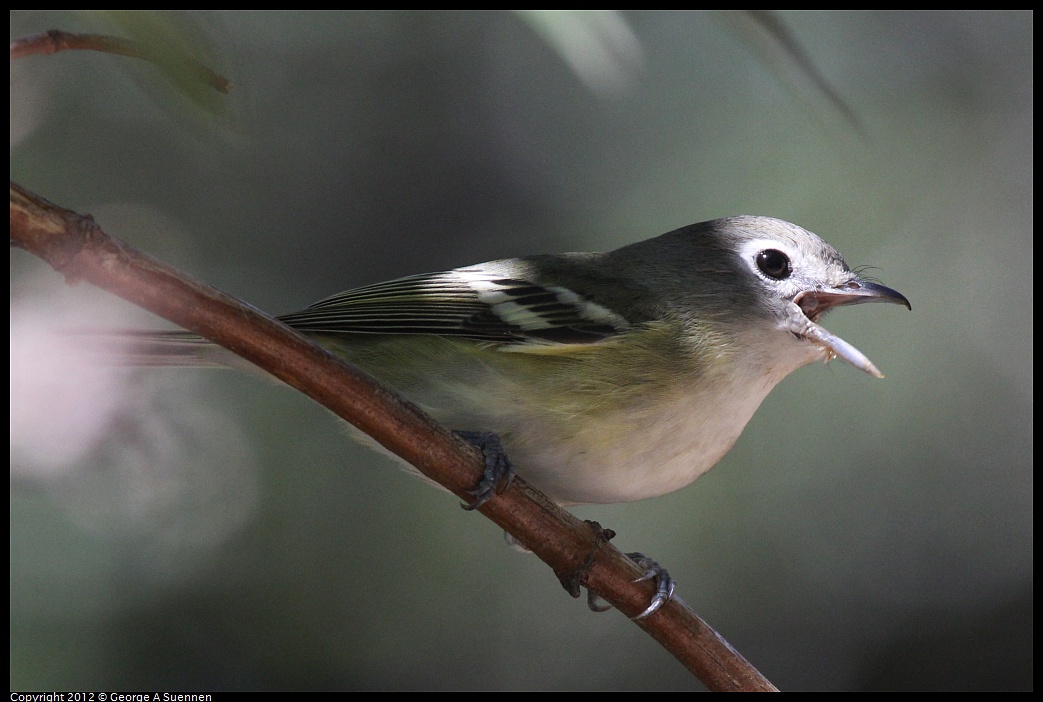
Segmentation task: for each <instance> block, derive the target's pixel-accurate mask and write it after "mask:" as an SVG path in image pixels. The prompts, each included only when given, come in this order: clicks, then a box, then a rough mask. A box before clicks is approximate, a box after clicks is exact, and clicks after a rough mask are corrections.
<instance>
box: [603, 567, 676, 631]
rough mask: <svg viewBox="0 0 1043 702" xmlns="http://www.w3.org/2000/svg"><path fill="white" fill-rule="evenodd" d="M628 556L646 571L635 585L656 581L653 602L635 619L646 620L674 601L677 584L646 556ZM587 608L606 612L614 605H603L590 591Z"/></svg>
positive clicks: (664, 570)
mask: <svg viewBox="0 0 1043 702" xmlns="http://www.w3.org/2000/svg"><path fill="white" fill-rule="evenodd" d="M626 555H627V558H629V559H630V560H632V561H633V562H634V563H636V564H637V567H638V568H641V569H642V570H644V571H645V573H644V575H642V576H641V577H640V578H638V579H637V580H634V582H635V583H639V582H642V581H644V580H654V581H655V586H656V592H655V595H653V596H652V601H651V602H650V603H649V604H648V607H646V608H645V611H643V612H641V614H639V615H637V616H636V617H634V619H635V620H637V619H644V618H645V617H647V616H649V615H650V614H652V613H654V612H655V611H657V610H658V609H659V608H660V607H662V606H663V605H665V604H666V603H667V602H669V601H670V600H671V599H673V597H674V588H676V587H677V582H676V581H675V580H674V579H673V578H672V577H670V574H669V573H667V572H666V569H665V568H663V567H662V566H661V565H659V563H657V562H656V561H655V560H653V559H651V558H649V557H648V556H646V555H645V554H643V553H637V552H634V553H628V554H626ZM587 607H589V608H590V609H591V611H593V612H605V611H608V610H610V609H612V605H609V604H601V602H600V598H599V597H598V596H597V595H596V594H595V593H594V592H593V591H592V590H589V589H588V590H587Z"/></svg>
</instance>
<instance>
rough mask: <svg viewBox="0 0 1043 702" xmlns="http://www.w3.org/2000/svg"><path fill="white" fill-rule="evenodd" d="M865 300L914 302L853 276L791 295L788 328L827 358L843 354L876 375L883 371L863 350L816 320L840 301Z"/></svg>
mask: <svg viewBox="0 0 1043 702" xmlns="http://www.w3.org/2000/svg"><path fill="white" fill-rule="evenodd" d="M866 302H893V303H895V304H898V305H905V306H906V307H907V308H908V309H910V310H911V309H912V308H913V306H912V305H911V304H909V300H908V299H906V297H905V295H903V294H902V293H900V292H898V291H897V290H892V289H891V288H889V287H887V286H884V285H880V284H879V283H870V282H868V281H864V280H860V279H858V278H854V279H852V280H851V281H849V282H847V283H845V284H844V285H842V286H840V287H838V288H827V289H823V290H805V291H803V292H800V293H797V295H796V296H794V298H793V300H792V302H791V305H790V309H789V317H788V318H787V322H788V324H789V329H790V331H792V332H793V333H794V334H796V335H797V336H800V337H802V338H804V339H807V340H808V341H810V342H812V343H813V344H815V345H817V346H820V347H822V348H823V349H824V350H825V351H826V360H827V361H829V360H831V359H833V358H842V359H844V360H845V361H847V362H848V363H850V364H851V365H853V366H854V367H855V368H858V369H860V370H863V371H865V372H866V373H869V375H872V376H874V377H876V378H883V377H884V374H883V373H881V372H880V370H879V369H878V368H877V367H876V366H874V365H873V363H872V361H870V360H869V359H868V358H866V356H865V354H863V353H862V352H861V351H859V350H858V349H856V348H855V347H854V346H852V345H851V344H849V343H847V342H846V341H844V340H843V339H841V338H840V337H839V336H836V335H834V334H833V333H831V332H829V331H827V330H826V329H824V328H822V327H820V326H819V325H818V324H817V322H818V320H819V318H821V317H822V315H823V314H825V313H826V312H828V311H829V310H831V309H833V308H834V307H841V306H843V305H860V304H863V303H866Z"/></svg>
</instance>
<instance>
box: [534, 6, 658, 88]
mask: <svg viewBox="0 0 1043 702" xmlns="http://www.w3.org/2000/svg"><path fill="white" fill-rule="evenodd" d="M515 14H517V16H518V17H519V18H521V19H522V20H524V21H525V23H526V24H528V25H529V26H530V27H532V28H533V30H534V31H535V32H536V33H537V34H538V35H539V36H540V37H541V38H542V39H543V40H544V41H545V42H547V44H549V45H550V46H551V47H552V48H553V49H554V50H555V51H557V52H558V54H559V55H560V56H561V57H562V58H563V59H564V60H565V63H567V64H568V66H569V68H571V69H572V71H573V72H574V73H575V74H576V76H577V77H578V78H579V79H580V80H581V81H583V83H584V84H585V85H586V86H587V88H589V89H590V90H591V91H592V92H594V93H597V94H599V95H601V96H609V95H615V94H618V93H621V92H623V91H624V90H625V89H626V88H628V87H629V86H630V85H631V84H632V83H633V82H634V79H635V76H636V75H637V73H638V72H640V71H641V69H642V68H643V65H644V56H643V54H642V52H641V44H640V42H638V39H637V37H636V36H635V35H634V32H633V31H631V29H630V26H629V25H628V24H627V21H626V19H625V18H624V17H623V15H622V14H621V13H620V12H619V11H618V10H515Z"/></svg>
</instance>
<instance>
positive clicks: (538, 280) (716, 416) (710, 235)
mask: <svg viewBox="0 0 1043 702" xmlns="http://www.w3.org/2000/svg"><path fill="white" fill-rule="evenodd" d="M864 302H891V303H897V304H901V305H905V306H906V307H909V308H910V309H911V306H910V304H909V301H908V300H907V299H906V298H905V297H904V296H903V295H901V294H900V293H898V292H897V291H895V290H892V289H891V288H888V287H885V286H883V285H880V284H879V283H875V282H871V281H868V280H866V279H864V278H862V277H860V276H859V275H858V274H856V273H855V272H853V271H851V269H849V268H848V266H847V264H845V263H844V259H843V258H842V257H841V255H840V254H839V253H838V252H837V250H836V249H834V248H833V247H832V246H830V245H829V244H827V243H826V242H825V241H823V240H822V239H820V238H819V237H818V236H816V235H815V234H812V233H811V232H809V231H807V230H805V229H802V228H801V227H798V226H796V225H794V224H790V223H788V222H784V221H782V220H778V219H773V218H770V217H755V216H739V217H730V218H726V219H716V220H712V221H709V222H702V223H699V224H693V225H690V226H687V227H682V228H680V229H677V230H675V231H672V232H669V233H667V234H663V235H662V236H659V237H656V238H654V239H649V240H647V241H641V242H638V243H635V244H631V245H629V246H624V247H622V248H619V249H616V250H614V251H609V252H604V253H566V254H547V255H536V256H526V257H523V258H514V259H506V260H500V261H490V262H488V263H480V264H477V265H473V266H466V267H463V268H456V269H454V270H451V271H445V272H440V273H425V274H420V275H412V276H407V277H405V278H399V279H397V280H392V281H388V282H384V283H377V284H375V285H368V286H365V287H361V288H357V289H354V290H349V291H347V292H342V293H339V294H337V295H334V296H332V297H329V298H326V299H325V300H322V301H320V302H317V303H315V304H314V305H312V306H311V307H308V308H307V309H305V310H302V311H300V312H296V313H293V314H288V315H285V316H282V317H280V318H279V319H280V320H281V321H282V322H284V323H285V324H287V325H289V326H290V327H292V328H294V329H296V330H298V331H300V332H302V333H303V334H305V335H307V336H309V337H312V338H313V339H315V340H316V341H317V342H318V343H320V344H321V345H323V346H325V347H326V348H328V349H329V350H330V351H332V352H333V353H336V354H338V355H340V356H342V357H344V358H345V359H347V360H348V361H350V362H352V363H354V364H356V365H358V366H360V367H361V368H363V369H364V370H365V371H367V372H369V373H370V374H372V375H373V376H375V377H377V378H378V379H380V380H382V381H384V382H385V383H387V384H388V385H390V386H391V387H393V388H395V389H396V390H398V391H399V392H400V393H401V394H402V395H404V396H405V397H406V398H408V399H409V400H411V401H412V402H413V403H415V404H416V405H418V406H420V407H421V408H422V409H424V410H425V411H426V412H428V413H429V414H431V415H432V416H433V417H435V418H436V419H438V420H439V421H441V422H442V423H444V424H446V425H447V426H449V427H450V428H453V429H457V430H467V431H468V432H472V431H478V432H491V433H493V434H495V435H496V436H498V437H499V440H500V442H502V447H503V448H504V449H505V451H506V455H507V456H509V457H510V460H511V462H512V463H513V465H515V466H517V469H518V471H519V473H520V474H521V475H523V476H524V477H525V479H526V480H527V481H529V482H530V483H531V484H533V485H534V486H536V487H537V488H539V489H540V490H541V491H543V492H544V493H545V494H546V495H547V496H548V497H550V498H551V499H552V500H554V501H555V502H557V503H559V504H561V505H564V506H569V505H580V504H590V503H614V502H630V501H634V500H641V499H644V498H647V497H655V496H657V495H663V494H665V493H669V492H672V491H674V490H677V489H679V488H682V487H685V486H686V485H688V484H689V483H691V482H692V481H693V480H695V479H696V478H698V477H699V476H700V475H702V474H703V473H705V472H706V471H707V470H709V469H710V468H712V467H713V466H714V465H715V464H716V463H717V462H718V461H719V460H720V459H721V458H722V457H723V456H724V455H725V453H727V452H728V450H729V449H731V447H732V445H733V444H734V443H735V441H736V439H738V438H739V435H740V434H741V433H742V430H743V428H744V427H745V426H746V423H747V422H748V421H749V420H750V417H751V416H752V415H753V413H754V411H756V409H757V407H758V406H759V405H760V403H761V401H762V400H764V398H765V397H766V396H767V394H768V393H769V392H770V391H771V389H772V388H773V387H775V385H776V384H777V383H778V382H779V381H780V380H782V379H783V378H785V377H786V376H787V375H789V374H790V373H792V372H793V371H795V370H796V369H798V368H800V367H801V366H805V365H807V364H809V363H811V362H813V361H818V360H824V361H829V360H831V359H833V358H841V359H843V360H845V361H847V362H848V363H850V364H852V365H853V366H855V367H856V368H859V369H860V370H863V371H865V372H866V373H868V374H870V375H872V376H875V377H883V376H882V374H881V373H880V371H879V370H877V368H876V366H874V365H873V364H872V363H871V362H870V361H869V359H867V358H866V357H865V356H864V355H863V354H862V353H861V352H860V351H858V350H857V349H856V348H855V347H854V346H852V345H850V344H848V343H847V342H846V341H844V340H843V339H840V338H839V337H837V336H835V335H833V334H831V333H830V332H828V331H826V330H825V329H824V328H822V327H821V326H819V324H818V322H819V320H820V319H821V318H822V316H823V315H824V314H825V313H826V312H828V311H829V310H831V309H833V308H834V307H840V306H842V305H852V304H859V303H864ZM152 338H153V339H154V340H158V339H161V338H162V337H156V336H154V335H153V336H152ZM165 341H166V342H167V343H166V344H165V345H167V346H170V345H177V344H181V345H182V350H181V352H180V353H181V354H187V356H188V357H191V358H193V359H196V360H197V361H201V362H208V361H207V360H206V359H208V358H211V356H208V354H207V351H206V349H207V346H208V344H206V342H202V341H201V340H200V339H198V337H194V338H193V337H189V336H187V335H180V336H178V334H177V333H174V334H172V335H167V336H166V337H165ZM160 353H163V352H162V351H161V352H160ZM167 353H169V351H168V352H167ZM185 357H186V356H185V355H179V354H178V353H177V352H175V353H173V354H171V355H169V356H168V359H173V360H172V361H171V362H172V363H176V364H180V363H181V362H183V361H184V359H185ZM494 487H495V485H494ZM489 496H491V494H488V495H483V496H481V497H480V498H479V499H488V497H489Z"/></svg>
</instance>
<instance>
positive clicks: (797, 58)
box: [715, 10, 864, 134]
mask: <svg viewBox="0 0 1043 702" xmlns="http://www.w3.org/2000/svg"><path fill="white" fill-rule="evenodd" d="M715 16H717V17H721V18H725V19H726V20H728V21H729V23H730V24H731V25H732V27H733V28H734V29H735V30H736V32H737V33H738V34H739V35H740V36H741V37H742V38H743V39H744V40H745V42H746V43H747V44H748V45H749V46H750V48H751V49H753V50H754V51H755V52H756V53H757V54H758V55H759V57H760V59H761V60H762V61H763V62H764V64H765V65H766V66H767V67H768V68H770V69H771V70H772V71H773V72H774V73H775V74H776V75H778V76H779V77H780V78H782V79H783V80H784V81H785V82H787V83H788V84H789V85H790V86H791V87H792V88H793V89H794V92H798V93H799V92H801V91H800V86H799V79H800V78H802V79H803V80H805V81H806V82H808V83H810V84H811V86H812V89H813V90H814V91H816V92H818V93H819V94H820V95H821V96H822V97H824V98H825V99H826V101H827V102H829V104H830V106H831V107H832V108H833V109H834V110H836V111H837V112H839V113H840V115H841V116H842V117H843V118H844V119H845V120H846V121H847V122H848V123H850V124H851V126H853V127H854V128H855V129H856V130H858V132H859V134H861V133H862V132H863V131H864V130H863V128H862V123H861V121H860V120H859V119H858V116H857V115H856V114H855V112H854V110H852V109H851V107H850V106H849V105H848V104H847V102H845V101H844V99H843V98H842V97H841V96H840V93H838V92H837V91H836V89H834V88H833V86H832V85H830V83H829V81H828V80H826V77H825V75H823V73H822V72H821V71H820V70H819V69H818V67H817V66H816V65H815V62H814V61H812V60H811V58H810V57H809V56H808V54H807V52H805V51H804V47H802V46H801V44H800V42H798V41H797V38H796V37H795V36H793V33H792V32H790V30H789V28H788V27H787V26H786V25H785V23H783V21H782V19H781V18H780V17H779V16H778V15H777V14H776V13H774V12H772V11H771V10H728V11H726V12H721V13H715ZM793 75H796V76H798V77H799V78H798V79H796V80H795V79H793V78H792V76H793Z"/></svg>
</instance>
